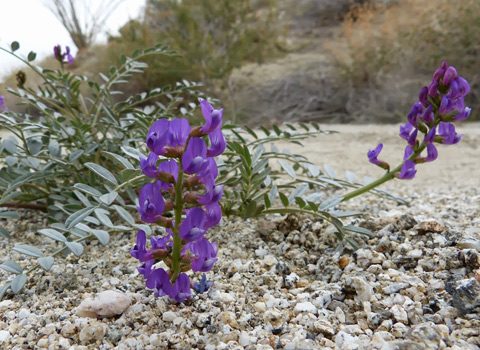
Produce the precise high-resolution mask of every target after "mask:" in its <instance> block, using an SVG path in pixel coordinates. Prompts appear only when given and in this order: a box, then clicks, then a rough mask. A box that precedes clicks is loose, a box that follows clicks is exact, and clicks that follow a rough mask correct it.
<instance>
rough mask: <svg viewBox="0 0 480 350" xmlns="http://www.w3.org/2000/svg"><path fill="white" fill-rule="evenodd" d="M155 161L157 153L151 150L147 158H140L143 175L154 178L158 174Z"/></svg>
mask: <svg viewBox="0 0 480 350" xmlns="http://www.w3.org/2000/svg"><path fill="white" fill-rule="evenodd" d="M157 161H158V155H156V154H155V153H153V152H150V154H149V155H148V158H140V168H141V169H142V173H143V174H144V175H145V176H148V177H150V178H152V179H155V178H156V177H157V174H158V170H157Z"/></svg>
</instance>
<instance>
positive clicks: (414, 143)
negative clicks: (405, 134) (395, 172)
mask: <svg viewBox="0 0 480 350" xmlns="http://www.w3.org/2000/svg"><path fill="white" fill-rule="evenodd" d="M417 134H418V129H415V130H414V131H413V132H412V133H411V134H410V137H409V138H408V144H409V145H410V146H412V147H416V146H417Z"/></svg>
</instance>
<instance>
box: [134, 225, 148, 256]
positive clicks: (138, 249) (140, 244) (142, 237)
mask: <svg viewBox="0 0 480 350" xmlns="http://www.w3.org/2000/svg"><path fill="white" fill-rule="evenodd" d="M146 244H147V235H146V234H145V231H143V230H140V231H138V232H137V244H135V245H134V247H133V248H132V250H130V255H131V256H133V257H134V258H135V259H138V260H140V261H146V260H148V259H144V257H145V256H146V255H147V253H148V252H147V250H146V249H145V247H146ZM150 258H151V257H150Z"/></svg>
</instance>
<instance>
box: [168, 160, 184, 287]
mask: <svg viewBox="0 0 480 350" xmlns="http://www.w3.org/2000/svg"><path fill="white" fill-rule="evenodd" d="M182 189H183V169H182V164H181V163H180V164H179V169H178V177H177V182H176V183H175V227H174V228H173V254H172V276H171V280H172V282H174V281H175V280H176V279H177V277H178V275H179V274H180V252H181V249H182V240H181V239H180V237H179V228H180V223H181V222H182V211H183V196H182V194H183V193H182Z"/></svg>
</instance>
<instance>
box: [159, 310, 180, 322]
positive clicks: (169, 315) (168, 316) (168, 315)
mask: <svg viewBox="0 0 480 350" xmlns="http://www.w3.org/2000/svg"><path fill="white" fill-rule="evenodd" d="M176 318H177V314H176V313H175V312H173V311H166V312H164V313H163V315H162V320H163V321H164V322H173V320H174V319H176Z"/></svg>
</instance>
